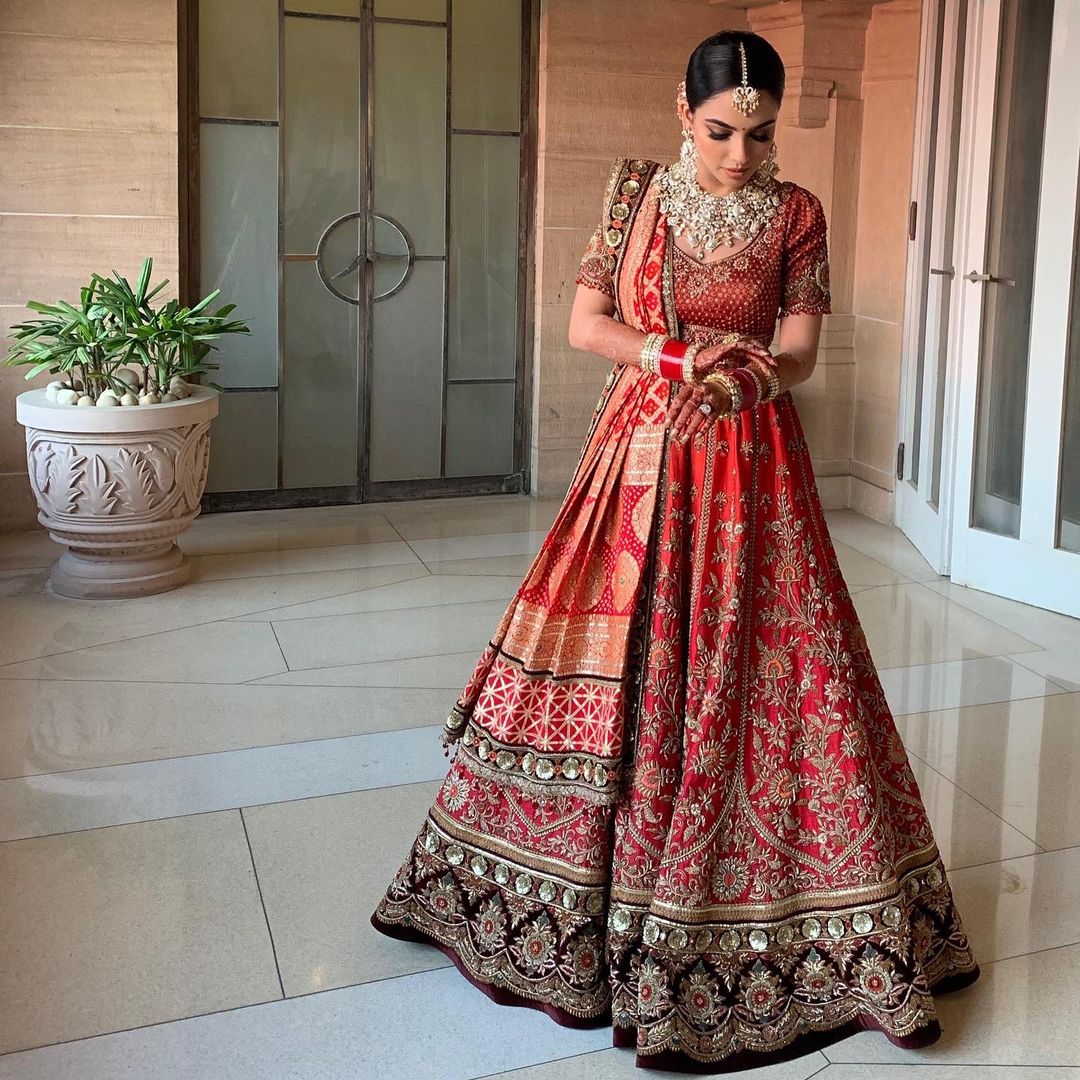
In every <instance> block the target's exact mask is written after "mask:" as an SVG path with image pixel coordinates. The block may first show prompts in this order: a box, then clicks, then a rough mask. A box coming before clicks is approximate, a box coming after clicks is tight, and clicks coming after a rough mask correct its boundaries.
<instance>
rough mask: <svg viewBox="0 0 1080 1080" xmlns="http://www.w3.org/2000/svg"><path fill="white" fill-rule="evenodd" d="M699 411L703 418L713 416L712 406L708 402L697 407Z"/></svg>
mask: <svg viewBox="0 0 1080 1080" xmlns="http://www.w3.org/2000/svg"><path fill="white" fill-rule="evenodd" d="M697 411H698V412H699V413H701V415H702V416H711V415H712V406H711V405H710V404H709V403H708V402H707V401H703V402H702V403H701V404H700V405H699V406H698V407H697Z"/></svg>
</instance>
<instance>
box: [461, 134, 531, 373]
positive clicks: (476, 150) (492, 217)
mask: <svg viewBox="0 0 1080 1080" xmlns="http://www.w3.org/2000/svg"><path fill="white" fill-rule="evenodd" d="M452 147H453V149H452V154H451V161H450V167H451V189H450V213H451V227H450V237H451V241H450V320H449V325H450V340H449V346H450V347H449V372H450V378H451V379H491V378H513V377H514V372H515V370H516V365H517V288H518V256H519V252H518V171H519V151H520V141H519V140H518V139H517V138H511V137H508V136H502V135H455V136H454V137H453V140H452Z"/></svg>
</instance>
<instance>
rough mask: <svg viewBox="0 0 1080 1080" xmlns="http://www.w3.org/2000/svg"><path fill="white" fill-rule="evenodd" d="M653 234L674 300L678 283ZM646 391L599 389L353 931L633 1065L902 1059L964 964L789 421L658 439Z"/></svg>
mask: <svg viewBox="0 0 1080 1080" xmlns="http://www.w3.org/2000/svg"><path fill="white" fill-rule="evenodd" d="M779 230H780V227H779V226H778V231H779ZM661 239H662V241H663V244H664V245H666V248H667V250H666V255H663V257H664V258H666V259H667V260H668V263H667V265H668V273H669V274H671V273H674V276H673V277H672V279H671V280H672V281H673V282H674V284H675V286H676V287H677V288H679V289H682V290H683V292H684V295H685V291H686V290H687V289H690V288H691V286H690V285H688V284H687V282H688V281H689V279H690V278H692V277H693V276H694V275H695V274H697V273H698V272H699V271H698V270H697V269H696V268H694V267H693V266H692V265H691V264H690V262H689V261H688V262H686V263H685V264H683V266H682V269H681V270H679V269H678V265H679V264H678V262H677V256H676V262H675V264H674V265H675V270H674V272H673V271H672V270H671V267H672V263H671V259H672V251H671V239H670V236H668V237H666V238H664V237H662V238H661ZM771 242H775V243H776V244H777V245H782V244H783V242H784V234H783V233H782V232H780V235H778V236H777V235H774V237H773V240H771V241H767V242H766V243H762V242H761V241H757V242H755V247H758V248H759V255H760V257H761V258H766V257H767V250H768V249H767V245H768V243H771ZM661 253H662V254H663V251H662V252H661ZM744 262H745V261H744ZM745 268H746V267H745V266H744V269H745ZM737 269H738V267H737V266H736V267H727V268H724V269H723V270H722V271H720V272H717V271H715V270H709V271H708V273H709V274H710V275H712V278H713V279H715V278H717V277H723V275H724V274H725V273H726V274H728V275H729V276H730V275H731V274H732V273H734V272H736V270H737ZM705 272H706V271H704V270H702V271H701V273H705ZM699 288H700V289H701V295H705V293H706V292H707V287H706V286H704V285H701V284H700V282H699ZM676 299H677V298H676ZM682 310H683V311H684V312H685V313H688V314H689V313H690V312H689V311H688V310H687V309H686V308H685V307H684V308H683V309H682ZM671 321H672V320H671V318H670V317H669V324H670V322H671ZM687 321H688V320H686V319H685V318H684V320H683V327H682V329H683V333H684V335H685V336H688V337H693V336H694V335H695V334H697V335H698V336H699V338H700V339H702V340H705V339H707V335H708V332H709V328H708V327H706V326H699V327H698V329H697V330H692V329H687ZM670 392H671V391H670V388H669V384H667V383H666V382H665V381H664V380H661V379H659V378H658V377H656V376H652V375H650V374H647V373H644V372H642V371H640V369H638V368H636V367H634V368H632V367H625V368H623V367H621V366H620V367H617V368H616V369H615V370H614V371H613V372H612V375H611V378H609V380H608V385H607V386H606V387H605V390H604V393H603V394H602V395H601V399H600V402H599V403H598V405H597V409H596V411H595V413H594V416H593V421H592V425H591V429H590V432H589V436H588V438H587V439H586V443H585V447H584V449H583V451H582V455H581V459H580V461H579V464H578V468H577V472H576V474H575V477H574V480H573V483H572V484H571V486H570V490H569V491H568V493H567V496H566V499H565V500H564V502H563V504H562V506H561V508H560V510H559V512H558V514H557V516H556V519H555V522H554V524H553V526H552V528H551V531H550V532H549V534H548V536H547V538H546V540H545V542H544V544H543V545H542V547H541V549H540V552H539V554H538V555H537V557H536V560H535V561H534V563H533V565H532V567H531V568H530V570H529V571H528V573H527V574H526V576H525V578H524V580H523V582H522V584H521V586H520V588H519V589H518V591H517V595H516V596H515V597H514V599H513V600H512V601H511V602H510V604H509V605H508V607H507V609H506V613H505V614H504V616H503V618H502V619H501V621H500V623H499V625H498V627H497V628H496V629H495V632H494V633H493V635H492V638H491V641H490V643H489V645H488V647H487V648H486V649H485V650H484V651H483V654H482V655H481V657H480V658H479V660H478V662H477V665H476V669H475V672H474V675H473V677H472V678H471V679H470V681H469V684H468V685H467V686H466V687H465V689H464V690H463V692H462V694H461V696H460V698H459V699H458V702H457V703H456V704H455V706H454V708H453V710H452V712H451V715H450V718H449V719H448V721H447V729H448V731H449V733H450V740H449V741H451V742H452V743H453V744H455V747H456V756H455V757H454V759H453V762H452V765H451V767H450V770H449V772H448V774H447V776H446V779H445V781H444V783H443V785H442V788H441V790H440V791H439V793H438V796H437V799H436V801H435V803H434V804H433V805H432V806H431V808H430V809H429V811H428V813H427V815H426V819H425V821H424V822H423V825H422V827H421V828H420V831H419V834H418V835H417V837H416V841H415V843H414V845H413V847H412V850H411V851H410V852H409V853H408V855H407V858H406V859H405V861H404V862H403V864H402V865H401V868H400V870H399V871H398V873H397V874H396V876H395V877H394V879H393V881H392V882H391V883H390V885H389V887H388V888H387V891H386V895H385V896H384V898H383V899H382V900H381V902H380V903H379V905H378V908H377V910H376V911H375V913H374V914H373V915H372V923H373V924H374V925H375V927H376V928H377V929H379V930H380V931H382V932H384V933H387V934H390V935H391V936H397V937H402V938H406V939H410V940H418V941H424V942H427V943H429V944H432V945H435V946H436V947H438V948H440V949H442V950H443V952H445V953H446V954H447V955H448V956H449V957H450V958H451V959H452V960H453V962H454V963H455V964H456V965H457V967H458V969H459V970H460V971H461V972H462V973H463V974H464V975H465V976H466V977H467V978H468V979H469V980H470V981H471V982H473V983H474V985H476V986H477V987H479V988H480V989H481V990H483V991H484V992H485V993H487V994H488V995H489V996H490V997H492V998H493V999H494V1000H496V1001H498V1002H500V1003H503V1004H512V1005H526V1006H530V1007H534V1008H540V1009H543V1010H544V1011H545V1012H546V1013H547V1014H548V1015H549V1016H551V1017H552V1018H553V1019H554V1020H556V1021H557V1022H559V1023H561V1024H565V1025H568V1026H594V1025H599V1024H610V1025H612V1027H613V1029H614V1032H613V1042H614V1045H617V1046H631V1047H635V1048H636V1051H637V1062H638V1064H639V1065H642V1066H646V1067H658V1068H676V1069H684V1070H689V1071H705V1072H723V1071H728V1070H731V1069H735V1068H745V1067H747V1066H750V1065H756V1064H762V1063H765V1062H767V1061H769V1060H775V1059H777V1058H780V1057H789V1056H792V1055H793V1054H795V1053H803V1052H806V1051H807V1050H809V1049H812V1048H814V1047H815V1046H817V1045H823V1044H824V1043H825V1042H828V1041H832V1040H833V1039H835V1038H838V1037H842V1036H843V1035H846V1034H849V1033H850V1032H852V1031H855V1030H858V1029H859V1028H876V1029H880V1030H881V1031H883V1032H884V1034H885V1036H886V1037H887V1038H889V1039H890V1040H891V1041H892V1042H894V1043H896V1044H898V1045H901V1046H908V1047H916V1046H923V1045H926V1044H928V1043H930V1042H933V1041H934V1040H935V1039H936V1038H937V1037H938V1036H939V1035H940V1027H939V1025H938V1022H937V1019H936V1014H935V1009H934V1002H933V993H940V992H942V991H944V990H947V989H953V988H957V987H960V986H963V985H967V984H968V983H970V982H971V981H973V980H974V979H975V978H976V977H977V975H978V970H979V969H978V966H977V965H976V963H975V959H974V957H973V955H972V952H971V949H970V946H969V943H968V940H967V937H966V935H965V932H964V928H963V925H962V922H961V919H960V916H959V914H958V913H957V911H956V908H955V905H954V902H953V897H952V893H951V890H950V887H949V883H948V880H947V877H946V874H945V870H944V867H943V865H942V861H941V857H940V854H939V852H938V849H937V846H936V844H935V841H934V837H933V834H932V831H931V828H930V825H929V823H928V820H927V816H926V812H925V809H924V806H923V803H922V800H921V797H920V793H919V789H918V787H917V785H916V782H915V779H914V777H913V775H912V772H911V769H910V766H909V764H908V759H907V755H906V753H905V750H904V746H903V744H902V742H901V740H900V738H899V736H898V734H897V731H896V728H895V725H894V722H893V720H892V717H891V714H890V712H889V709H888V706H887V704H886V701H885V697H884V695H883V693H882V689H881V686H880V683H879V681H878V677H877V674H876V671H875V668H874V665H873V662H872V660H871V657H870V654H869V652H868V649H867V645H866V641H865V639H864V637H863V633H862V630H861V628H860V625H859V620H858V617H857V615H856V613H855V609H854V607H853V604H852V601H851V597H850V596H849V594H848V591H847V588H846V586H845V583H844V579H843V576H842V574H841V572H840V568H839V566H838V564H837V559H836V555H835V553H834V550H833V546H832V544H831V542H830V539H829V535H828V530H827V527H826V524H825V520H824V516H823V513H822V509H821V504H820V500H819V498H818V494H817V490H816V487H815V484H814V479H813V473H812V469H811V466H810V460H809V455H808V452H807V447H806V443H805V440H804V438H803V433H802V429H801V426H800V423H799V419H798V416H797V413H796V409H795V405H794V403H793V401H792V399H791V396H790V395H789V394H784V395H781V397H779V398H778V399H777V400H776V401H775V402H772V403H769V404H765V405H762V406H759V407H758V408H756V409H754V410H752V411H749V412H746V413H742V414H739V415H738V416H737V417H736V418H734V419H731V420H721V421H718V422H716V423H715V424H714V425H712V426H711V427H710V428H709V430H708V431H707V432H706V433H703V434H699V435H698V436H697V437H696V438H694V439H692V440H690V441H687V442H679V441H677V440H674V439H672V438H671V436H670V433H669V430H668V429H667V427H666V425H665V424H664V412H665V410H666V407H667V403H668V395H669V393H670Z"/></svg>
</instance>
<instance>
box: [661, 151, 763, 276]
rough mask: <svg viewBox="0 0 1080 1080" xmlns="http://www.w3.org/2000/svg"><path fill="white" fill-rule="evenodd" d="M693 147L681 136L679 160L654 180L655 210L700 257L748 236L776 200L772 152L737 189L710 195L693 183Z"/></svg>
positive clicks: (695, 178) (694, 175) (694, 178)
mask: <svg viewBox="0 0 1080 1080" xmlns="http://www.w3.org/2000/svg"><path fill="white" fill-rule="evenodd" d="M695 149H696V148H694V145H693V140H692V139H685V140H684V143H683V152H682V153H681V154H680V156H679V160H678V161H676V162H675V163H674V164H672V165H669V166H668V167H667V168H665V169H662V170H661V171H660V175H659V176H658V177H657V180H656V183H657V187H658V189H659V193H660V212H661V213H662V214H663V215H664V216H665V217H666V218H667V220H668V224H669V225H670V226H671V228H672V229H673V230H674V233H675V235H676V236H680V235H682V234H683V233H685V234H686V238H687V240H689V241H690V243H691V244H692V245H693V246H694V248H695V250H696V251H697V252H698V261H699V262H700V261H701V260H703V259H704V258H705V255H706V253H707V252H710V251H712V250H713V248H716V247H720V246H721V245H723V246H725V247H731V246H732V245H733V244H734V243H735V242H736V241H739V240H752V239H753V238H754V237H755V236H757V234H758V233H759V232H761V230H762V229H763V228H764V227H765V226H766V225H767V224H768V223H769V222H770V221H771V220H772V219H773V217H775V216H776V211H777V208H778V207H779V206H780V202H781V199H780V184H779V182H778V181H777V180H776V179H775V178H774V177H775V174H776V171H777V170H776V167H775V165H774V162H775V157H774V155H773V154H772V152H771V151H770V156H769V158H766V160H765V161H764V162H763V163H762V165H761V166H760V167H759V168H758V169H757V170H756V171H755V172H754V175H753V176H751V177H750V179H749V180H747V181H746V183H745V184H744V185H743V186H742V187H741V188H737V189H736V190H735V191H732V192H730V193H729V194H727V195H713V194H711V193H710V192H708V191H706V190H705V189H704V188H703V187H702V186H701V185H700V184H699V183H698V180H697V153H696V152H695ZM770 158H771V159H772V160H770Z"/></svg>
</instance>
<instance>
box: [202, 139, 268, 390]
mask: <svg viewBox="0 0 1080 1080" xmlns="http://www.w3.org/2000/svg"><path fill="white" fill-rule="evenodd" d="M199 130H200V135H199V183H200V187H199V217H200V225H199V227H200V230H201V244H200V258H201V265H200V273H199V277H200V290H201V292H202V295H203V296H205V295H206V294H207V293H209V292H212V291H213V290H214V289H221V297H220V298H219V300H218V301H217V303H216V305H215V306H220V305H222V304H235V305H236V311H235V312H234V315H233V317H234V318H237V319H245V320H247V323H248V325H249V326H250V327H251V333H250V334H227V335H226V336H225V337H223V338H221V339H220V340H218V341H217V342H215V343H214V344H215V345H216V346H217V351H216V352H214V353H211V359H212V360H213V361H214V362H215V363H219V364H220V365H221V369H220V370H219V371H216V372H214V374H213V376H212V377H213V381H214V382H216V383H219V384H220V385H221V386H277V378H278V361H277V352H278V348H277V337H278V331H277V294H278V281H277V191H278V129H277V128H276V127H266V126H263V125H249V124H207V123H203V124H201V125H200V128H199Z"/></svg>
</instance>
